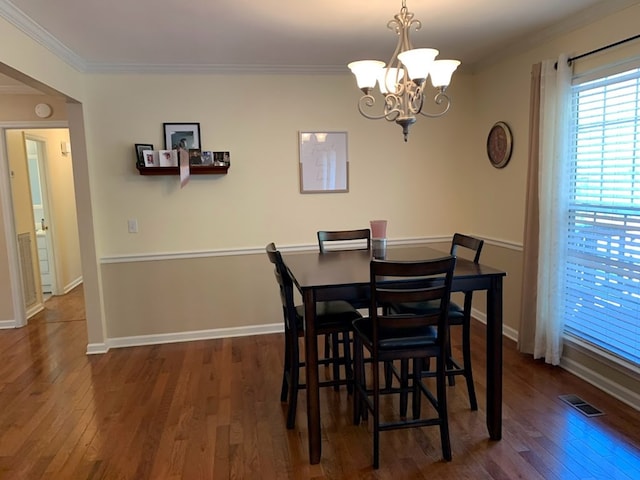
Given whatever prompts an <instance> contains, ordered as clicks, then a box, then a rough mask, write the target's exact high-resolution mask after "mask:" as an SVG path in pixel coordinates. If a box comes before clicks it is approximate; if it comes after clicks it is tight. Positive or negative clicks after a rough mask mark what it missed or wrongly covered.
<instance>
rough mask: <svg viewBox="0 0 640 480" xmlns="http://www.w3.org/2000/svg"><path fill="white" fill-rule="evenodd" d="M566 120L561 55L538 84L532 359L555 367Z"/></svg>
mask: <svg viewBox="0 0 640 480" xmlns="http://www.w3.org/2000/svg"><path fill="white" fill-rule="evenodd" d="M556 64H557V70H556V67H555V66H556ZM570 118H571V66H570V65H569V63H568V58H567V55H561V56H560V57H559V58H558V60H557V63H556V61H554V60H548V61H545V62H543V63H542V73H541V83H540V144H539V152H540V153H539V154H540V168H539V173H538V182H539V189H538V201H539V208H540V217H539V228H540V236H539V249H538V285H537V286H538V297H537V302H536V310H537V318H536V328H535V344H534V352H533V356H534V358H544V359H545V362H547V363H550V364H552V365H557V364H559V363H560V357H561V356H562V330H563V326H564V325H563V324H564V322H563V311H562V305H563V293H564V292H563V290H564V288H563V280H562V279H563V273H562V272H563V267H564V264H565V256H566V253H565V252H566V242H565V237H566V235H565V232H566V228H567V195H566V194H565V189H566V187H565V186H566V185H568V181H567V176H568V175H567V172H568V167H569V165H568V163H569V162H568V160H569V154H568V151H569V143H570V135H571V131H570Z"/></svg>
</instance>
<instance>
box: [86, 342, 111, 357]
mask: <svg viewBox="0 0 640 480" xmlns="http://www.w3.org/2000/svg"><path fill="white" fill-rule="evenodd" d="M108 351H109V347H108V346H107V344H106V343H90V344H89V345H87V355H98V354H101V353H107V352H108Z"/></svg>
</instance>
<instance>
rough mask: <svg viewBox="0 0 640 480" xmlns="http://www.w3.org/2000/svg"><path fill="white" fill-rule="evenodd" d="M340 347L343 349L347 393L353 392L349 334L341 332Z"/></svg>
mask: <svg viewBox="0 0 640 480" xmlns="http://www.w3.org/2000/svg"><path fill="white" fill-rule="evenodd" d="M342 349H343V351H344V374H345V378H346V379H347V393H348V394H352V393H353V361H352V360H351V334H350V333H349V332H343V333H342Z"/></svg>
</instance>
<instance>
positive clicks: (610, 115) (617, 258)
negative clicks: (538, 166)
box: [564, 69, 640, 368]
mask: <svg viewBox="0 0 640 480" xmlns="http://www.w3.org/2000/svg"><path fill="white" fill-rule="evenodd" d="M572 99H573V102H572V103H573V105H572V106H573V117H572V118H573V121H572V126H573V134H572V142H571V143H572V144H571V147H572V148H571V155H570V161H571V163H570V167H571V175H570V182H569V183H570V185H569V186H568V189H569V190H568V192H569V210H568V212H567V262H566V266H565V268H564V285H565V292H564V314H565V315H564V316H565V333H567V334H570V335H573V336H576V337H578V338H580V339H582V340H584V341H586V342H588V343H590V344H592V345H594V346H595V347H597V348H601V349H604V350H606V351H607V352H609V353H611V354H613V355H614V356H615V357H616V358H618V359H619V360H620V361H621V363H623V364H626V365H631V366H633V367H636V368H637V367H638V366H640V118H639V117H640V69H634V70H630V71H627V72H624V73H618V74H615V75H611V76H607V77H605V78H599V79H596V80H591V81H587V82H585V83H581V84H577V85H574V86H573V87H572Z"/></svg>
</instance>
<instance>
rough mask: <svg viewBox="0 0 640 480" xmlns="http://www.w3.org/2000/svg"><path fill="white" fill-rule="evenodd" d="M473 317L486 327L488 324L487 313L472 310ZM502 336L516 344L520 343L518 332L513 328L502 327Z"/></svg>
mask: <svg viewBox="0 0 640 480" xmlns="http://www.w3.org/2000/svg"><path fill="white" fill-rule="evenodd" d="M471 317H472V318H475V319H476V320H478V321H479V322H480V323H482V324H484V325H486V324H487V315H486V313H484V312H481V311H480V310H477V309H475V308H472V309H471ZM502 335H504V336H505V337H507V338H508V339H510V340H513V341H514V342H517V341H518V331H517V330H515V329H513V328H511V327H507V326H505V325H504V324H503V325H502Z"/></svg>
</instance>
